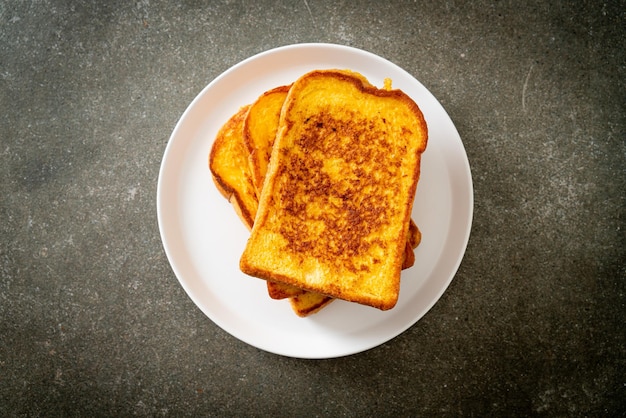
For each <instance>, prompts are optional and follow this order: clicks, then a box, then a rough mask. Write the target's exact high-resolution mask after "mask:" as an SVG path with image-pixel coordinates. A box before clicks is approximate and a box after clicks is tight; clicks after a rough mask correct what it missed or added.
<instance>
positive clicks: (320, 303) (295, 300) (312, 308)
mask: <svg viewBox="0 0 626 418" xmlns="http://www.w3.org/2000/svg"><path fill="white" fill-rule="evenodd" d="M333 300H334V299H333V298H331V297H328V296H324V295H321V294H319V293H312V292H306V293H303V294H301V295H298V296H294V297H292V298H291V299H289V302H290V303H291V309H293V311H294V312H295V313H296V315H298V316H299V317H302V318H304V317H307V316H309V315H313V314H314V313H317V312H319V311H320V310H321V309H322V308H324V307H325V306H327V305H328V304H330V303H331V302H332V301H333Z"/></svg>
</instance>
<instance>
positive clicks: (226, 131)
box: [209, 106, 258, 229]
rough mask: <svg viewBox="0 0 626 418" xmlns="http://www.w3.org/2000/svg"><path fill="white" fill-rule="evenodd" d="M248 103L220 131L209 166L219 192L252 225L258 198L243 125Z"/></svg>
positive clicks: (212, 149) (246, 223) (244, 221)
mask: <svg viewBox="0 0 626 418" xmlns="http://www.w3.org/2000/svg"><path fill="white" fill-rule="evenodd" d="M248 108H249V106H244V107H242V108H240V109H239V110H238V111H237V113H235V114H234V115H233V116H232V117H231V118H230V119H229V120H228V121H227V122H226V123H225V124H224V125H223V126H222V127H221V128H220V130H219V131H218V133H217V136H216V137H215V141H214V142H213V145H212V147H211V152H210V153H209V169H210V171H211V174H212V178H213V182H214V183H215V185H216V187H217V189H218V190H219V192H220V193H221V194H222V195H223V196H224V197H225V198H226V199H228V201H229V202H230V203H231V204H232V205H233V207H234V209H235V212H236V213H237V215H239V217H240V218H241V220H242V221H243V223H244V224H245V225H246V226H247V227H248V228H249V229H251V228H252V225H253V224H254V217H255V216H256V212H257V207H258V201H257V199H256V196H255V195H254V191H253V190H254V185H253V183H252V177H251V175H250V172H249V171H248V170H247V169H245V168H246V167H247V152H246V151H245V148H244V145H243V137H242V126H243V122H244V120H245V116H246V114H247V111H248Z"/></svg>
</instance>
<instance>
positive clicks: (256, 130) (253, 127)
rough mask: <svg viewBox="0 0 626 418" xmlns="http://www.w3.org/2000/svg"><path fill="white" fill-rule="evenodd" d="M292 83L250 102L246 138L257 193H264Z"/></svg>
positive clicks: (245, 131) (267, 92) (244, 125)
mask: <svg viewBox="0 0 626 418" xmlns="http://www.w3.org/2000/svg"><path fill="white" fill-rule="evenodd" d="M290 87H291V86H280V87H276V88H273V89H272V90H268V91H266V92H265V93H263V94H262V95H261V96H259V98H258V99H257V100H256V101H255V102H254V103H252V105H251V106H250V109H249V110H248V114H247V115H246V119H245V122H244V124H243V141H244V144H245V146H246V149H247V150H248V153H249V157H248V158H249V164H250V171H251V173H252V180H253V181H254V186H255V188H256V191H257V196H260V194H261V188H262V187H263V180H265V173H266V171H267V165H268V164H269V161H270V155H271V153H272V145H274V138H275V137H276V130H277V129H278V118H279V117H280V110H281V109H282V107H283V103H284V102H285V98H286V97H287V93H288V92H289V88H290Z"/></svg>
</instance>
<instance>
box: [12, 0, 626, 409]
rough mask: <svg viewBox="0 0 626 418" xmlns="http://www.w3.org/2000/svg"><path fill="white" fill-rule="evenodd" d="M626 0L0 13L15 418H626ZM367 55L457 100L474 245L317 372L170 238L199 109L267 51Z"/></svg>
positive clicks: (49, 6)
mask: <svg viewBox="0 0 626 418" xmlns="http://www.w3.org/2000/svg"><path fill="white" fill-rule="evenodd" d="M625 11H626V3H625V2H624V1H578V0H576V1H554V2H552V1H551V2H543V1H530V2H512V1H486V0H480V1H475V2H463V1H445V2H444V1H405V2H401V1H389V2H377V1H372V2H360V3H356V2H345V1H336V0H335V1H316V0H308V1H307V0H304V1H295V0H294V1H279V2H270V1H257V2H252V1H250V2H243V1H235V0H232V1H213V2H199V1H191V0H189V1H183V2H158V1H148V0H140V1H134V2H125V1H107V2H99V1H95V0H94V1H69V0H65V1H51V0H40V1H14V0H10V1H5V2H2V3H1V4H0V174H1V175H0V195H1V198H0V266H1V269H0V280H1V281H0V315H1V320H2V321H1V323H0V415H2V416H90V415H92V416H111V415H115V416H127V415H138V416H242V415H243V416H264V415H281V416H282V415H292V416H369V415H379V416H416V415H417V416H420V415H421V416H454V417H456V416H505V415H518V416H568V417H572V416H624V415H626V373H625V370H626V333H625V331H624V330H625V329H626V327H625V318H626V308H625V300H626V298H625V290H626V286H625V283H626V239H625V238H626V224H625V207H626V201H625V199H626V120H625V116H624V115H625V113H626V106H625V105H626V82H625V81H626V79H625V76H626V53H625V48H624V40H625V39H626V15H625ZM300 42H332V43H338V44H344V45H350V46H355V47H358V48H362V49H365V50H368V51H371V52H373V53H376V54H378V55H381V56H383V57H385V58H387V59H389V60H391V61H393V62H395V63H396V64H398V65H400V66H401V67H403V68H404V69H406V70H407V71H409V72H410V73H412V74H413V75H414V76H415V77H416V78H417V79H419V80H420V81H421V82H422V83H423V84H424V85H425V86H426V87H427V88H429V89H430V90H431V92H433V94H434V95H435V96H436V97H437V98H438V99H439V100H440V101H441V103H442V104H443V106H444V107H445V108H446V110H447V111H448V113H449V114H450V116H451V118H452V120H453V121H454V122H455V124H456V126H457V128H458V130H459V133H460V135H461V137H462V139H463V142H464V145H465V147H466V150H467V153H468V157H469V160H470V164H471V167H472V175H473V180H474V187H475V213H474V223H473V227H472V235H471V237H470V242H469V246H468V249H467V253H466V255H465V258H464V261H463V263H462V265H461V267H460V269H459V272H458V274H457V275H456V277H455V279H454V281H453V282H452V284H451V286H450V287H449V289H448V290H447V292H446V293H445V294H444V296H443V297H442V298H441V299H440V301H439V302H438V303H437V304H436V305H435V307H434V308H433V309H432V310H431V311H430V312H429V313H428V314H427V315H426V316H425V317H424V318H423V319H422V320H420V321H419V322H418V323H417V324H415V325H414V326H413V327H411V328H410V329H409V330H408V331H406V332H405V333H403V334H401V335H400V336H398V337H397V338H395V339H393V340H391V341H389V342H388V343H385V344H383V345H382V346H379V347H377V348H374V349H372V350H369V351H367V352H364V353H361V354H358V355H354V356H349V357H345V358H339V359H332V360H321V361H310V360H309V361H307V360H297V359H291V358H284V357H280V356H276V355H273V354H269V353H266V352H263V351H260V350H258V349H256V348H254V347H251V346H248V345H246V344H244V343H242V342H240V341H239V340H237V339H235V338H233V337H231V336H230V335H229V334H227V333H226V332H224V331H223V330H221V329H220V328H218V327H217V326H216V325H215V324H214V323H212V322H211V321H210V320H209V319H208V318H206V317H205V316H204V315H203V314H202V313H201V312H200V310H199V309H198V308H196V306H195V305H194V304H193V303H192V301H191V300H190V299H189V298H188V296H187V295H186V293H185V292H184V290H183V289H182V287H181V286H180V285H179V283H178V282H177V280H176V278H175V276H174V274H173V272H172V270H171V269H170V266H169V264H168V262H167V260H166V257H165V254H164V251H163V248H162V245H161V241H160V237H159V231H158V226H157V221H156V205H155V201H156V184H157V176H158V170H159V166H160V162H161V158H162V155H163V152H164V150H165V146H166V144H167V141H168V138H169V135H170V133H171V132H172V129H173V127H174V126H175V124H176V122H177V120H178V118H179V117H180V116H181V114H182V112H183V111H184V110H185V108H186V107H187V105H188V104H189V103H190V102H191V100H192V99H193V98H194V97H195V96H196V94H198V93H199V92H200V90H201V89H202V88H203V87H204V86H205V85H206V84H208V83H209V82H210V81H211V80H212V79H213V78H215V77H216V76H217V75H219V74H220V73H221V72H222V71H224V70H226V69H228V68H229V67H230V66H232V65H233V64H235V63H237V62H239V61H240V60H242V59H244V58H247V57H249V56H251V55H253V54H255V53H258V52H261V51H264V50H267V49H269V48H273V47H277V46H282V45H287V44H293V43H300Z"/></svg>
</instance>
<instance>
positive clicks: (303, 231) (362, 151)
mask: <svg viewBox="0 0 626 418" xmlns="http://www.w3.org/2000/svg"><path fill="white" fill-rule="evenodd" d="M282 112H283V113H282V115H281V119H280V121H281V122H280V127H279V131H278V136H277V141H278V143H277V145H275V146H274V149H273V153H272V157H271V160H270V165H269V168H268V173H267V179H266V182H265V184H264V187H263V191H262V193H261V201H260V206H259V214H258V216H257V219H256V224H255V226H254V227H253V230H252V235H251V238H250V240H249V242H248V245H247V246H246V250H245V251H244V254H243V256H242V258H241V263H240V266H241V268H242V270H243V271H244V272H245V273H247V274H250V275H253V276H257V277H261V278H265V279H269V280H275V281H281V282H284V283H287V284H291V285H295V286H298V287H302V288H304V289H307V290H310V291H314V292H319V293H324V294H327V295H330V296H334V297H338V298H344V299H347V300H352V301H355V302H359V303H364V304H368V305H371V306H375V307H378V308H380V309H389V308H391V307H393V306H394V305H395V302H396V300H397V294H398V291H399V275H400V269H401V267H402V263H403V260H406V259H407V256H406V255H405V248H409V249H412V248H411V245H408V246H407V245H406V244H407V237H408V238H409V239H410V236H409V235H407V234H408V232H409V230H408V229H409V220H410V210H411V206H412V202H413V198H414V194H415V185H416V183H417V180H418V178H419V155H420V154H421V152H423V150H424V149H425V146H426V137H427V130H426V125H425V122H424V119H423V116H422V114H421V112H420V111H419V108H418V107H417V105H416V104H415V103H414V102H413V101H412V100H411V99H410V98H409V97H408V96H406V95H405V94H404V93H402V92H400V91H398V90H382V89H381V90H379V89H376V88H374V87H371V86H369V85H366V84H364V83H363V82H362V81H361V80H360V79H359V78H357V77H353V76H351V75H347V74H345V73H341V72H333V71H314V72H312V73H309V74H307V75H305V76H304V77H302V78H301V79H299V80H298V81H297V82H296V83H295V84H294V86H293V87H292V89H291V90H290V92H289V95H288V98H287V101H286V102H285V104H284V106H283V110H282ZM320 234H321V237H320ZM261 254H264V256H261ZM410 255H412V251H410ZM410 255H409V256H410ZM381 287H382V289H381Z"/></svg>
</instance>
